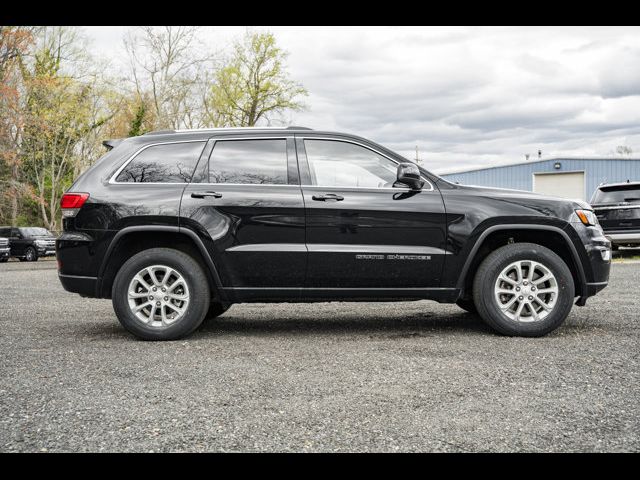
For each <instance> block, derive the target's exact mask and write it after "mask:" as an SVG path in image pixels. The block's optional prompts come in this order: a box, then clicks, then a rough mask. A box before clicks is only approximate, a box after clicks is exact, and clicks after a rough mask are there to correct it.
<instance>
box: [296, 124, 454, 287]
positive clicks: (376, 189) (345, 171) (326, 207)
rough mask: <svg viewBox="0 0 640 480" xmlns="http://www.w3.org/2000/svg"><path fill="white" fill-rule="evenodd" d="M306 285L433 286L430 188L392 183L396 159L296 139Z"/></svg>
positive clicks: (438, 207)
mask: <svg viewBox="0 0 640 480" xmlns="http://www.w3.org/2000/svg"><path fill="white" fill-rule="evenodd" d="M296 146H297V148H298V157H299V160H300V165H301V167H300V168H301V176H302V183H303V186H302V189H303V195H304V201H305V206H306V219H307V227H306V241H307V249H308V252H309V254H308V255H309V257H308V265H307V279H306V285H305V286H306V287H307V288H309V289H353V288H362V289H372V288H375V289H408V288H412V289H415V288H419V289H421V288H434V287H438V286H439V285H440V278H441V274H442V266H443V261H444V253H445V250H444V249H445V228H446V227H445V225H446V223H445V210H444V204H443V201H442V197H441V195H440V192H439V191H438V189H437V188H435V187H434V186H433V185H432V184H431V183H430V182H428V181H427V182H426V183H425V185H424V188H423V190H422V191H411V190H410V189H409V188H402V187H401V188H398V187H394V186H393V185H394V182H395V180H396V172H397V162H396V161H394V160H392V159H391V158H389V157H388V156H385V155H384V154H382V153H380V152H378V151H375V150H374V149H373V147H370V146H365V145H364V144H358V143H355V142H352V141H348V140H345V139H338V138H335V139H332V138H313V137H312V136H309V137H306V138H298V139H297V140H296Z"/></svg>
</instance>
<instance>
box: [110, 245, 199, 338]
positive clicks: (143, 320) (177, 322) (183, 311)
mask: <svg viewBox="0 0 640 480" xmlns="http://www.w3.org/2000/svg"><path fill="white" fill-rule="evenodd" d="M209 301H210V290H209V283H208V281H207V277H206V275H205V273H204V272H203V271H202V268H201V267H200V265H199V264H198V263H197V262H196V261H195V260H194V259H193V258H192V257H190V256H189V255H187V254H185V253H183V252H180V251H178V250H173V249H169V248H152V249H149V250H144V251H142V252H140V253H138V254H136V255H134V256H133V257H131V258H130V259H129V260H127V261H126V262H125V263H124V265H122V267H121V268H120V270H119V271H118V274H117V275H116V278H115V281H114V282H113V288H112V302H113V308H114V310H115V312H116V315H117V316H118V320H119V321H120V323H121V324H122V326H123V327H124V328H126V329H127V330H128V331H129V332H131V333H133V334H134V335H136V336H137V337H139V338H141V339H143V340H176V339H179V338H182V337H185V336H187V335H189V334H190V333H192V332H193V331H194V330H195V329H196V328H198V327H199V326H200V324H201V323H202V321H203V319H204V317H205V314H206V313H207V311H208V309H209Z"/></svg>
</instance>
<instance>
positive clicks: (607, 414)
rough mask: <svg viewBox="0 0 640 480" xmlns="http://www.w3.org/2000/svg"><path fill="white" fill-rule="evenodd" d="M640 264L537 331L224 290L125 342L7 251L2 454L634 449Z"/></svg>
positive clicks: (96, 305)
mask: <svg viewBox="0 0 640 480" xmlns="http://www.w3.org/2000/svg"><path fill="white" fill-rule="evenodd" d="M638 283H640V265H638V264H617V265H614V266H613V269H612V275H611V283H610V285H609V287H608V288H607V289H606V290H604V291H603V292H602V293H601V294H600V295H598V296H596V297H594V298H592V299H590V300H589V301H588V304H587V306H586V307H584V308H578V307H574V309H573V311H572V313H571V315H570V316H569V318H568V319H567V322H566V323H565V325H564V326H563V327H561V328H560V329H558V330H556V331H555V332H553V333H552V334H550V335H548V336H547V337H545V338H540V339H523V338H506V337H501V336H498V335H494V334H493V333H492V332H491V331H489V330H488V329H487V328H486V327H485V326H484V325H483V324H482V323H481V322H480V321H479V320H478V319H477V318H476V317H474V316H473V315H470V314H467V313H465V312H463V311H461V310H460V309H459V308H457V307H456V306H455V305H439V304H437V303H434V302H427V301H421V302H407V303H395V304H394V303H362V304H358V303H323V304H314V305H302V304H299V305H295V304H293V305H264V304H253V305H235V306H233V307H232V308H231V309H230V310H229V311H228V312H227V313H226V314H225V315H223V316H222V317H220V319H219V320H217V321H212V322H208V323H206V324H205V325H204V326H203V327H202V328H201V329H200V330H199V331H197V332H196V333H195V334H194V335H193V336H192V337H190V338H189V339H188V340H185V341H178V342H171V343H150V342H141V341H137V340H135V339H134V338H133V337H132V336H130V335H129V334H128V333H126V332H125V331H124V330H123V329H122V328H121V327H120V325H119V324H118V322H117V320H116V318H115V316H114V314H113V311H112V308H111V303H110V301H108V300H93V299H82V298H80V297H79V296H77V295H73V294H70V293H66V292H64V290H63V289H62V287H61V286H60V284H59V282H58V280H57V277H56V271H55V262H38V263H32V264H22V263H16V262H10V263H8V264H0V305H1V309H0V312H1V313H0V355H1V359H0V360H1V361H0V450H2V451H154V452H158V451H209V450H213V451H391V452H393V451H635V452H637V451H639V450H640V418H639V415H638V412H639V411H640V409H639V407H640V375H639V369H638V363H639V362H638V354H639V353H640V342H639V341H638V337H639V329H638V325H639V323H640V313H639V310H638V307H637V301H638V294H637V288H635V287H636V286H637V285H638Z"/></svg>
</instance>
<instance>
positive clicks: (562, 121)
mask: <svg viewBox="0 0 640 480" xmlns="http://www.w3.org/2000/svg"><path fill="white" fill-rule="evenodd" d="M253 29H254V30H263V29H268V30H270V31H272V32H273V33H274V34H275V35H276V37H277V39H278V43H279V45H280V46H282V47H283V48H285V49H286V50H287V51H289V53H290V56H289V60H288V65H289V70H290V72H291V75H292V77H293V78H295V79H296V80H298V81H300V82H302V83H303V84H304V85H305V87H306V88H307V89H308V90H309V92H310V96H309V97H308V99H307V104H308V105H309V106H310V109H309V111H306V112H301V113H295V114H292V115H291V116H290V118H291V120H292V122H293V123H294V124H296V125H308V126H310V127H313V128H316V129H333V130H340V131H347V132H351V133H356V134H359V135H362V136H365V137H367V138H370V139H372V140H374V141H377V142H380V143H382V144H384V145H386V146H388V147H390V148H392V149H394V150H396V151H398V152H400V153H402V154H404V155H406V156H408V157H410V158H413V157H414V156H415V146H416V145H418V146H419V149H420V152H421V156H423V157H424V158H425V164H426V165H427V166H428V167H429V168H431V169H433V170H434V171H436V172H438V171H446V170H452V169H462V168H466V167H478V166H484V165H491V164H498V163H505V162H509V161H522V160H523V159H524V155H525V154H526V153H529V154H531V156H532V157H534V156H536V154H537V151H538V149H541V150H542V151H543V154H544V155H545V157H546V158H549V157H550V156H562V155H572V156H578V155H590V156H593V155H602V156H606V155H610V154H611V152H612V151H613V150H615V146H616V145H619V144H621V143H626V144H627V145H628V146H630V147H631V148H632V149H633V150H634V152H636V153H638V154H640V29H638V28H621V27H611V28H604V27H600V28H592V27H584V28H578V27H569V28H566V27H544V28H533V27H518V28H505V27H501V28H466V27H464V28H463V27H454V28H444V27H442V28H441V27H423V28H403V27H253ZM244 30H245V28H244V27H207V28H204V29H203V32H202V34H203V38H204V39H205V41H206V42H207V44H208V45H209V46H210V47H211V49H212V50H220V49H222V48H224V47H225V46H226V45H228V44H229V41H230V40H231V39H232V38H233V37H237V36H238V35H241V34H242V33H243V32H244ZM85 31H86V32H87V34H88V35H89V36H90V37H93V39H94V43H93V49H94V53H96V54H98V55H100V56H103V57H110V58H113V59H114V62H112V63H113V64H114V65H121V64H122V57H123V55H124V50H123V49H122V40H121V38H122V34H123V33H124V31H126V27H85Z"/></svg>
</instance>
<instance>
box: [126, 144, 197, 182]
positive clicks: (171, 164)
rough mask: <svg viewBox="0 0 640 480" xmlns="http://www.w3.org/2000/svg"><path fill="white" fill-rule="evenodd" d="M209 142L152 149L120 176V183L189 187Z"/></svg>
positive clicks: (148, 148)
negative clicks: (182, 185)
mask: <svg viewBox="0 0 640 480" xmlns="http://www.w3.org/2000/svg"><path fill="white" fill-rule="evenodd" d="M205 143H206V142H180V143H165V144H160V145H151V146H149V147H146V148H145V149H144V150H142V151H140V152H139V153H138V154H137V155H136V156H135V157H133V159H132V160H131V161H130V162H129V163H128V164H127V165H126V166H125V167H124V168H123V169H122V171H120V173H118V176H117V177H116V182H121V183H122V182H127V183H128V182H131V183H188V182H189V181H191V176H192V175H193V171H194V169H195V167H196V164H197V163H198V159H199V158H200V154H201V153H202V149H203V148H204V145H205Z"/></svg>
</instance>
